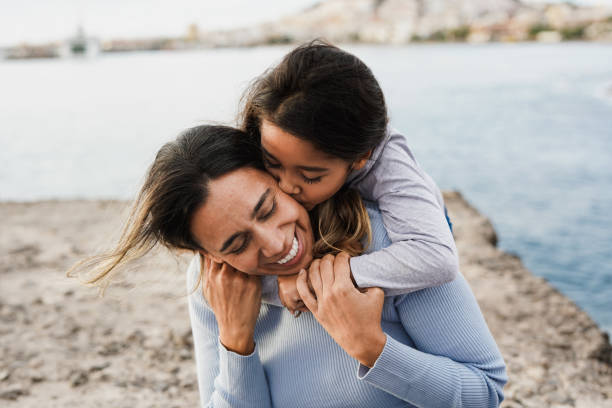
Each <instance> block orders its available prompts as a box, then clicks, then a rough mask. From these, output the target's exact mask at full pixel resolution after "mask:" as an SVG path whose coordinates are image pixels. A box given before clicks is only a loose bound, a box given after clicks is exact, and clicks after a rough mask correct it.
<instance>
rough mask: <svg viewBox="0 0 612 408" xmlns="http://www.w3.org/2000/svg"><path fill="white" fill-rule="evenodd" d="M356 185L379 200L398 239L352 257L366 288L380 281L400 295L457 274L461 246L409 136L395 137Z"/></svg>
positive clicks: (354, 270) (388, 226) (392, 237)
mask: <svg viewBox="0 0 612 408" xmlns="http://www.w3.org/2000/svg"><path fill="white" fill-rule="evenodd" d="M355 187H356V188H357V189H358V190H359V192H360V193H361V195H362V196H363V197H366V198H368V199H371V200H373V201H375V202H376V203H377V205H378V208H379V209H380V214H381V215H382V223H383V224H384V227H385V229H386V231H387V233H388V236H389V238H390V240H391V242H392V244H391V245H390V246H388V247H387V248H384V249H380V250H378V251H374V252H369V253H367V254H365V255H361V256H358V257H354V258H352V259H351V261H350V263H351V271H352V273H353V276H354V278H355V281H356V282H357V284H358V285H359V286H360V287H370V286H378V287H381V288H382V289H384V290H385V293H386V294H387V295H398V294H403V293H409V292H412V291H415V290H420V289H424V288H428V287H432V286H437V285H441V284H443V283H446V282H450V281H452V280H453V279H454V278H455V277H456V276H457V274H458V272H459V261H458V258H457V249H456V247H455V242H454V240H453V236H452V233H451V231H450V228H449V226H448V223H447V221H446V218H445V216H444V203H443V201H442V198H441V194H440V192H439V189H438V187H437V186H436V185H435V183H434V182H433V180H432V179H431V178H430V177H429V176H428V175H427V174H425V173H424V172H423V171H422V170H421V169H420V167H419V166H418V164H417V163H416V161H415V160H414V157H413V156H412V153H411V152H410V149H409V148H408V146H407V145H406V144H405V138H404V137H403V136H401V135H393V136H392V137H391V138H390V139H389V141H388V143H387V145H386V146H385V148H384V150H383V152H382V154H381V156H380V157H379V158H378V159H377V163H376V164H375V166H374V167H373V168H372V169H371V170H370V172H369V174H368V175H367V176H366V177H364V178H363V179H362V180H361V181H360V182H359V184H358V185H357V186H355Z"/></svg>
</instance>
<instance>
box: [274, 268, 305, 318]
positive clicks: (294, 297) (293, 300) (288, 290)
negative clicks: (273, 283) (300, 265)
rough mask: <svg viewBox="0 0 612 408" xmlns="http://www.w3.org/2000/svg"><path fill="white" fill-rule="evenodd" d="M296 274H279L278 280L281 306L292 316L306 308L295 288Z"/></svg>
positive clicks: (297, 314)
mask: <svg viewBox="0 0 612 408" xmlns="http://www.w3.org/2000/svg"><path fill="white" fill-rule="evenodd" d="M297 278H298V274H297V273H296V274H293V275H279V276H278V277H277V281H278V297H279V298H280V300H281V302H282V304H283V306H285V307H286V308H287V309H289V311H290V312H291V313H293V315H294V316H296V317H297V316H299V313H298V312H304V311H307V310H308V309H307V308H306V306H305V305H304V302H303V301H302V298H301V297H300V293H299V292H298V290H297Z"/></svg>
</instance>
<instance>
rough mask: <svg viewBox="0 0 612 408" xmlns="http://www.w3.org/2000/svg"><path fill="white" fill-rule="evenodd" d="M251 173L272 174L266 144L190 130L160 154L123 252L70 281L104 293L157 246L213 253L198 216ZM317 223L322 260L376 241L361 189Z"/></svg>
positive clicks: (346, 194)
mask: <svg viewBox="0 0 612 408" xmlns="http://www.w3.org/2000/svg"><path fill="white" fill-rule="evenodd" d="M245 167H250V168H255V169H259V170H262V171H265V170H264V167H263V164H262V162H261V154H260V149H259V145H258V144H257V143H254V142H253V141H252V140H250V139H249V138H248V137H247V135H246V134H245V133H244V132H243V131H241V130H238V129H234V128H231V127H226V126H197V127H194V128H191V129H188V130H186V131H185V132H183V133H182V134H181V135H179V136H178V137H177V138H176V140H174V141H172V142H169V143H166V144H165V145H164V146H163V147H162V148H161V149H160V150H159V152H158V153H157V156H156V157H155V160H154V161H153V164H152V165H151V167H150V168H149V170H148V172H147V175H146V178H145V182H144V184H143V186H142V188H141V189H140V192H139V193H138V196H137V198H136V200H135V201H134V203H133V204H132V209H131V212H130V215H129V217H128V219H127V221H126V223H125V226H124V228H123V232H122V234H121V237H120V239H119V242H118V243H117V244H116V245H115V247H114V248H113V249H112V250H110V251H109V252H107V253H104V254H101V255H96V256H92V257H90V258H87V259H85V260H83V261H81V262H79V263H77V264H76V265H74V266H73V267H72V268H71V269H70V270H69V271H68V275H69V276H74V275H78V274H80V273H81V272H84V273H85V274H86V279H85V282H86V283H88V284H94V285H98V286H100V287H101V288H102V289H104V288H106V286H108V284H109V283H110V281H111V279H112V277H113V275H114V274H115V272H116V271H117V270H118V269H119V268H121V267H122V266H123V265H125V264H127V263H129V262H131V261H134V260H136V259H138V258H141V257H142V256H144V255H145V254H147V253H148V252H149V251H150V250H151V249H153V248H154V247H155V246H156V245H157V244H162V245H164V246H165V247H167V248H170V249H183V250H190V251H198V250H202V251H205V250H206V249H205V248H202V246H201V245H200V243H198V241H197V240H196V239H195V237H194V236H193V234H192V233H191V221H192V218H193V214H194V213H195V212H196V211H197V209H198V208H200V207H201V206H202V205H204V204H205V203H206V199H207V198H208V193H209V191H208V186H209V183H210V181H211V180H215V179H217V178H219V177H221V176H223V175H225V174H228V173H230V172H232V171H234V170H238V169H240V168H245ZM314 217H315V220H314V223H315V224H314V225H315V226H318V228H317V229H316V231H315V233H316V234H317V236H316V238H317V242H315V245H314V251H315V254H316V255H318V256H322V255H324V254H325V253H337V252H339V251H346V252H348V253H349V254H350V255H353V256H354V255H358V254H359V253H361V251H362V246H361V243H362V242H363V240H366V241H368V240H369V238H370V224H369V218H368V216H367V212H366V211H365V207H364V206H363V203H362V202H361V198H360V197H359V194H358V193H357V192H356V191H354V190H346V191H341V193H339V194H337V195H336V196H334V197H332V198H331V199H330V200H328V201H327V202H326V203H324V205H323V206H322V207H321V208H320V209H318V211H317V213H316V215H315V216H314ZM196 286H197V285H196Z"/></svg>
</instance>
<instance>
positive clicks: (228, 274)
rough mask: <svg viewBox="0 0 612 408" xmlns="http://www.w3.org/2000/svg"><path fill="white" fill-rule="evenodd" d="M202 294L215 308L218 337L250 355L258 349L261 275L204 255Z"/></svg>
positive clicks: (237, 350)
mask: <svg viewBox="0 0 612 408" xmlns="http://www.w3.org/2000/svg"><path fill="white" fill-rule="evenodd" d="M201 262H202V264H201V266H202V270H203V271H206V273H203V277H202V294H203V295H204V297H205V298H206V300H207V301H208V304H209V305H210V307H211V308H212V310H213V312H214V314H215V318H216V319H217V325H218V326H219V340H220V341H221V343H222V344H223V345H224V346H225V348H227V349H228V350H230V351H233V352H235V353H238V354H242V355H248V354H251V353H252V352H253V350H254V349H255V341H254V339H253V334H254V332H255V323H256V321H257V317H258V316H259V308H260V306H261V281H260V279H259V276H255V275H247V274H245V273H242V272H239V271H237V270H236V269H234V268H232V267H231V266H229V265H227V264H225V263H223V264H220V263H217V262H214V261H213V260H211V259H209V258H208V257H206V256H202V261H201Z"/></svg>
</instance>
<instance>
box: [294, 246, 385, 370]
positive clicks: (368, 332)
mask: <svg viewBox="0 0 612 408" xmlns="http://www.w3.org/2000/svg"><path fill="white" fill-rule="evenodd" d="M308 280H310V283H311V284H312V290H311V289H310V288H309V287H308ZM297 289H298V292H299V294H300V296H301V298H302V300H303V301H304V304H306V307H308V309H310V311H311V312H312V313H313V315H314V317H315V318H316V319H317V320H318V321H319V323H320V324H321V326H323V328H324V329H325V330H327V332H328V333H329V335H330V336H331V337H332V338H333V339H334V340H335V341H336V343H338V344H339V345H340V347H342V348H343V349H344V351H346V352H347V353H348V354H349V355H350V356H351V357H353V358H355V359H356V360H358V361H359V362H360V363H361V364H363V365H365V366H368V367H372V366H373V365H374V363H375V362H376V360H377V359H378V356H380V353H382V350H383V348H384V347H385V343H386V341H387V337H386V335H385V333H384V332H383V331H382V328H381V326H380V319H381V314H382V307H383V302H384V293H383V291H382V290H381V289H380V288H367V289H365V290H363V291H360V290H359V289H357V288H355V286H354V285H353V282H352V280H351V270H350V266H349V256H348V255H347V254H345V253H340V254H338V255H336V256H335V257H334V256H333V255H326V256H325V257H323V259H315V260H314V261H313V262H312V264H311V265H310V269H309V272H308V274H306V273H305V271H302V272H300V274H299V276H298V279H297Z"/></svg>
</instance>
